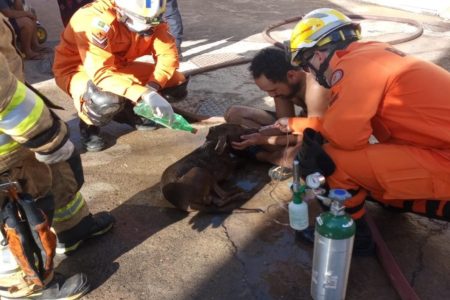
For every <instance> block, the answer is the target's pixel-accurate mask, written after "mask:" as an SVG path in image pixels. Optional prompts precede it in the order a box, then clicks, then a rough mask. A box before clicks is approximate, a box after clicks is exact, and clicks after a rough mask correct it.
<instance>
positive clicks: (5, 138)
mask: <svg viewBox="0 0 450 300" xmlns="http://www.w3.org/2000/svg"><path fill="white" fill-rule="evenodd" d="M19 147H20V144H19V143H18V142H16V141H15V140H13V139H12V138H11V137H10V136H9V135H6V134H0V156H1V155H7V154H9V153H11V152H12V151H14V150H16V149H17V148H19Z"/></svg>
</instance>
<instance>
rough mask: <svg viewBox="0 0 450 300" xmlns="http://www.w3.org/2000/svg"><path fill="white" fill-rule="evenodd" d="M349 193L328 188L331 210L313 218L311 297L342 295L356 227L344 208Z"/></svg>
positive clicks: (324, 299) (325, 298)
mask: <svg viewBox="0 0 450 300" xmlns="http://www.w3.org/2000/svg"><path fill="white" fill-rule="evenodd" d="M350 197H351V195H350V193H349V192H347V191H346V190H342V189H332V190H330V193H329V195H328V198H330V200H331V207H330V211H329V212H323V213H321V214H320V215H319V216H318V217H317V218H316V229H315V238H314V256H313V266H312V278H311V296H312V298H313V299H314V300H331V299H332V300H340V299H345V293H346V290H347V280H348V273H349V269H350V261H351V257H352V250H353V240H354V237H355V231H356V225H355V222H354V221H353V220H352V218H351V217H350V216H349V215H348V214H346V213H345V211H344V205H343V203H344V202H345V200H346V199H348V198H350ZM323 198H325V197H323Z"/></svg>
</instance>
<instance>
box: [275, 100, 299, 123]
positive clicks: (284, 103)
mask: <svg viewBox="0 0 450 300" xmlns="http://www.w3.org/2000/svg"><path fill="white" fill-rule="evenodd" d="M273 101H274V102H275V112H276V115H277V119H279V118H284V117H288V118H292V117H295V106H294V103H292V102H291V101H289V100H288V99H284V98H282V97H275V98H273Z"/></svg>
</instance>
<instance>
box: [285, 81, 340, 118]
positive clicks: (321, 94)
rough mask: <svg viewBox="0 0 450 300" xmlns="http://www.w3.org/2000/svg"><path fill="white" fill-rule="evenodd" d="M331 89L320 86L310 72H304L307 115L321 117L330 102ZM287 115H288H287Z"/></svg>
mask: <svg viewBox="0 0 450 300" xmlns="http://www.w3.org/2000/svg"><path fill="white" fill-rule="evenodd" d="M330 97H331V91H330V90H329V89H326V88H324V87H322V86H321V85H320V84H319V83H318V82H317V81H316V79H315V78H314V76H313V75H311V74H309V73H308V74H306V91H305V103H306V107H307V108H308V117H321V116H323V115H324V114H325V112H326V111H327V109H328V105H329V103H330ZM287 117H289V116H287Z"/></svg>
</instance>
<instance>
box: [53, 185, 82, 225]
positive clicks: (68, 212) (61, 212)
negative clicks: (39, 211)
mask: <svg viewBox="0 0 450 300" xmlns="http://www.w3.org/2000/svg"><path fill="white" fill-rule="evenodd" d="M84 204H85V201H84V198H83V196H82V195H81V193H80V192H78V193H77V194H76V195H75V197H74V198H73V199H72V200H71V201H70V202H69V203H67V205H66V206H64V207H61V208H59V209H57V210H56V211H55V215H54V217H53V221H54V222H64V221H67V220H69V219H70V218H72V217H73V216H74V215H76V214H77V212H79V211H80V209H81V208H82V207H83V205H84Z"/></svg>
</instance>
